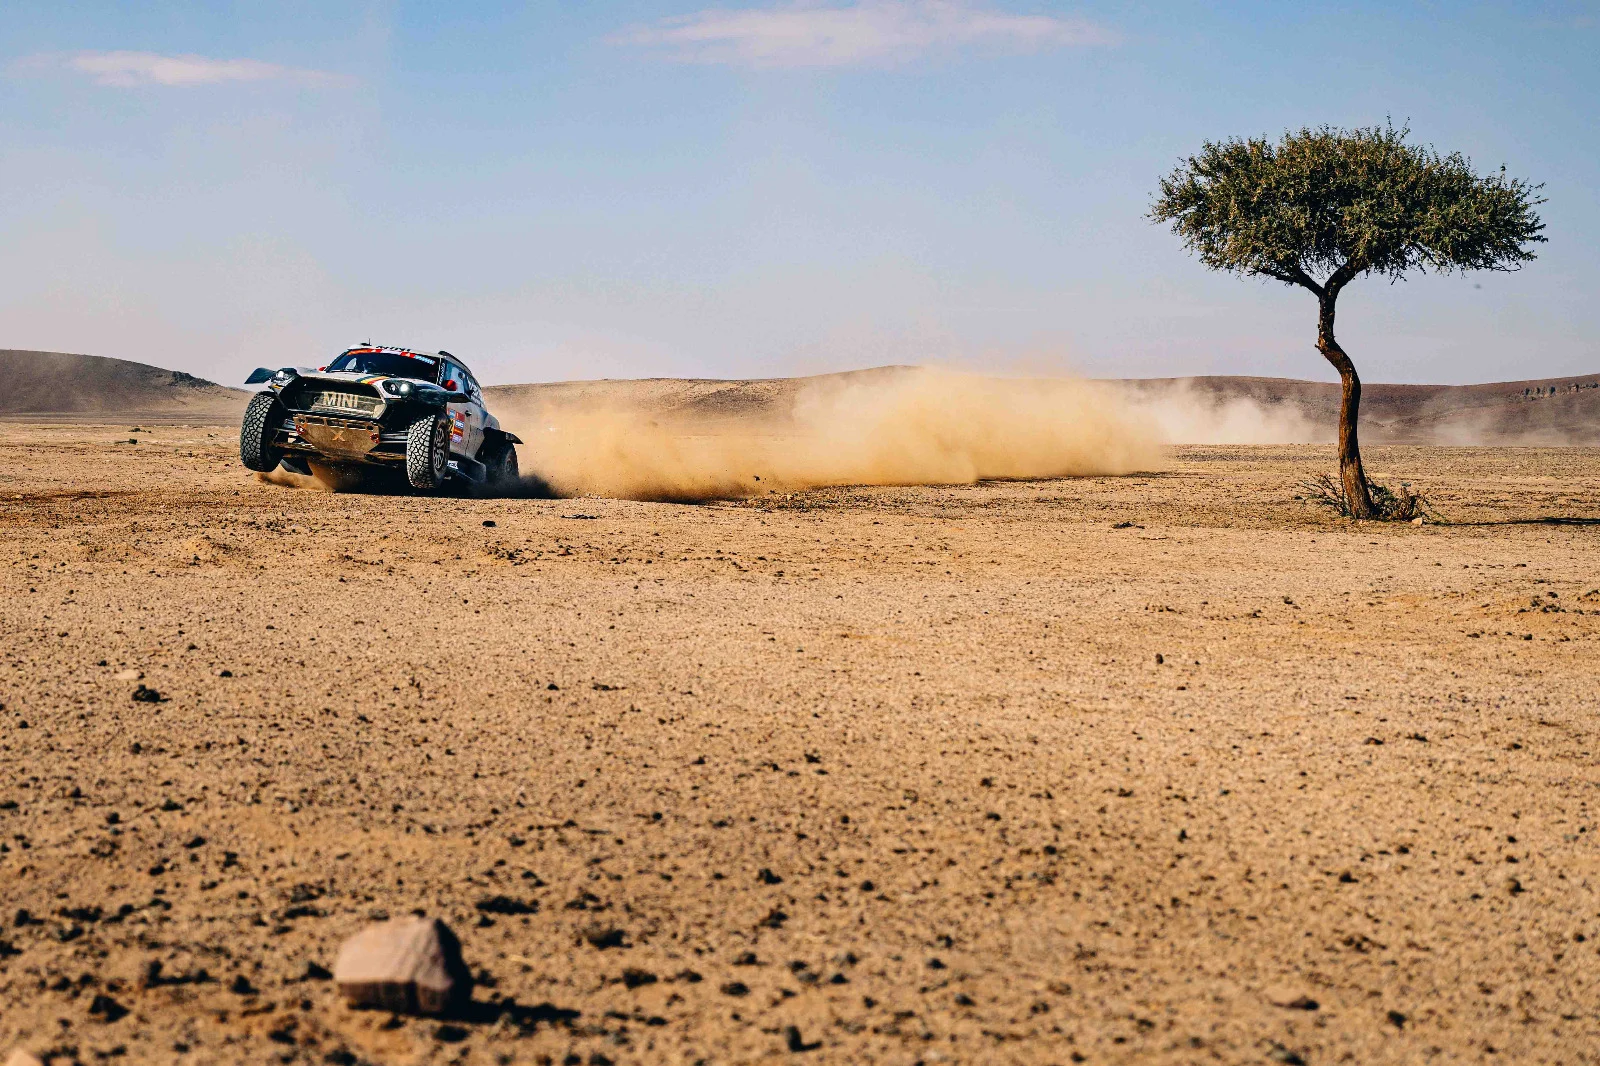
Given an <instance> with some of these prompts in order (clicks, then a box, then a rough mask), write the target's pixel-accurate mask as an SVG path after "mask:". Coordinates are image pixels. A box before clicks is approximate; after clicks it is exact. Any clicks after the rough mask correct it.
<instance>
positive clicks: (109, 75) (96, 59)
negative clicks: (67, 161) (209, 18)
mask: <svg viewBox="0 0 1600 1066" xmlns="http://www.w3.org/2000/svg"><path fill="white" fill-rule="evenodd" d="M17 66H18V67H19V68H21V69H25V70H36V71H37V70H60V69H65V70H69V71H72V72H74V73H77V74H85V75H88V77H89V78H90V79H91V80H93V82H94V83H95V84H96V85H107V86H113V87H115V88H119V89H131V88H139V87H142V86H147V85H163V86H172V87H177V88H193V87H195V86H200V85H221V84H225V83H228V82H261V81H286V82H297V83H299V84H302V85H328V84H333V83H336V82H340V81H344V80H346V79H344V78H343V77H341V76H340V75H337V74H329V73H327V72H325V71H320V70H301V69H298V68H295V67H285V66H280V65H279V64H277V63H265V62H262V61H261V60H259V59H212V58H210V57H208V56H197V55H162V54H160V53H158V52H73V53H69V54H66V55H41V56H32V57H30V58H28V59H25V60H22V61H20V62H19V63H18V64H17Z"/></svg>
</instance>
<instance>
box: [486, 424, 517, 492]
mask: <svg viewBox="0 0 1600 1066" xmlns="http://www.w3.org/2000/svg"><path fill="white" fill-rule="evenodd" d="M482 455H483V458H482V460H481V462H482V463H483V465H484V469H485V470H486V471H487V475H486V476H485V478H484V482H485V484H486V485H487V487H488V488H491V489H504V488H507V487H508V486H511V485H515V484H516V483H517V478H518V470H517V446H516V445H514V444H512V443H511V442H510V441H508V440H506V439H505V438H504V437H501V436H495V437H493V438H491V439H490V440H489V442H488V443H487V444H485V445H484V446H483V452H482Z"/></svg>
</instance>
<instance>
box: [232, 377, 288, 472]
mask: <svg viewBox="0 0 1600 1066" xmlns="http://www.w3.org/2000/svg"><path fill="white" fill-rule="evenodd" d="M284 414H285V411H284V408H283V404H281V403H279V402H278V396H277V394H276V393H271V392H258V393H256V394H255V396H253V397H252V398H251V400H250V406H249V407H246V408H245V409H244V422H243V423H241V424H240V426H239V459H240V461H241V462H243V463H244V465H245V466H246V467H248V468H249V469H251V470H254V471H256V472H257V473H261V474H265V473H268V472H269V471H272V470H276V469H277V468H278V463H279V461H280V460H282V459H283V450H282V449H281V448H275V447H273V446H272V435H273V434H274V433H275V432H277V429H278V426H279V425H280V424H282V422H283V418H284Z"/></svg>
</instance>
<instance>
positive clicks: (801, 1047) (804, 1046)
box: [783, 1025, 822, 1052]
mask: <svg viewBox="0 0 1600 1066" xmlns="http://www.w3.org/2000/svg"><path fill="white" fill-rule="evenodd" d="M783 1038H784V1040H785V1041H786V1042H787V1043H788V1045H789V1050H790V1051H793V1052H801V1051H815V1050H816V1049H817V1048H819V1047H821V1046H822V1041H820V1040H815V1041H812V1042H811V1043H809V1044H808V1043H806V1042H805V1040H804V1039H802V1038H801V1036H800V1028H799V1026H795V1025H791V1026H788V1027H787V1028H785V1029H784V1031H783Z"/></svg>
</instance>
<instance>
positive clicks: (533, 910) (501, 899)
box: [477, 896, 539, 914]
mask: <svg viewBox="0 0 1600 1066" xmlns="http://www.w3.org/2000/svg"><path fill="white" fill-rule="evenodd" d="M477 907H478V910H480V911H482V912H483V913H484V914H538V913H539V901H538V900H526V901H525V900H520V899H514V898H512V897H511V896H488V897H485V898H484V899H480V900H479V901H478V903H477Z"/></svg>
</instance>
